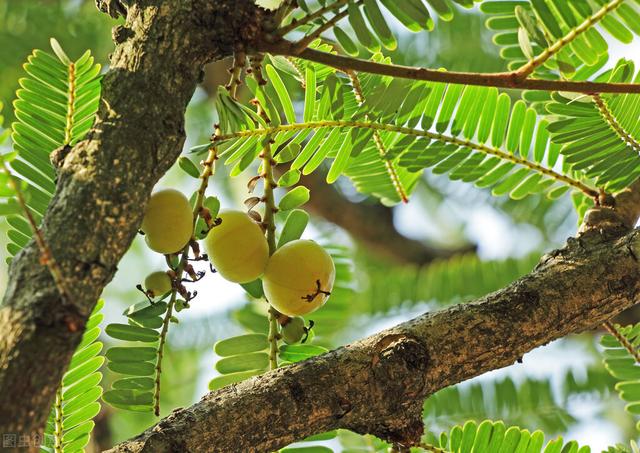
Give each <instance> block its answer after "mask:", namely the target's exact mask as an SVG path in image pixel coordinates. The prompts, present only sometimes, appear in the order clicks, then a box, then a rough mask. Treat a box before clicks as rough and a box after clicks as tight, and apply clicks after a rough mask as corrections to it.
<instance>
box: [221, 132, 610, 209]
mask: <svg viewBox="0 0 640 453" xmlns="http://www.w3.org/2000/svg"><path fill="white" fill-rule="evenodd" d="M323 127H356V128H365V129H372V130H380V131H389V132H398V133H401V134H405V135H413V136H416V137H427V138H430V139H432V140H438V141H441V142H444V143H451V144H454V145H458V146H460V147H467V148H471V149H474V150H477V151H480V152H482V153H485V154H489V155H492V156H496V157H499V158H501V159H503V160H506V161H509V162H513V163H514V164H518V165H522V166H523V167H526V168H529V169H530V170H533V171H536V172H538V173H541V174H543V175H545V176H548V177H550V178H552V179H555V180H557V181H561V182H563V183H565V184H567V185H569V186H571V187H574V188H576V189H578V190H580V191H581V192H583V193H584V194H585V195H587V196H589V197H591V198H596V197H598V195H599V192H598V191H597V190H595V189H592V188H591V187H589V186H587V185H586V184H584V183H583V182H581V181H578V180H576V179H573V178H571V177H569V176H566V175H563V174H561V173H558V172H556V171H554V170H553V169H550V168H546V167H543V166H542V165H540V164H537V163H534V162H531V161H529V160H527V159H523V158H521V157H518V156H516V155H515V154H511V153H509V152H506V151H502V150H500V149H498V148H491V147H489V146H486V145H483V144H480V143H474V142H472V141H470V140H463V139H459V138H456V137H451V136H448V135H444V134H438V133H435V132H429V131H423V130H420V129H412V128H409V127H404V126H395V125H391V124H382V123H374V122H367V121H344V120H331V121H309V122H306V123H295V124H285V125H281V126H277V127H271V128H267V129H252V130H244V131H238V132H234V133H231V134H226V135H221V136H220V137H219V140H220V141H224V140H229V139H233V138H240V137H251V136H257V135H267V134H274V133H277V132H284V131H295V130H304V129H320V128H323Z"/></svg>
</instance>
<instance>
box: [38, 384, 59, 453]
mask: <svg viewBox="0 0 640 453" xmlns="http://www.w3.org/2000/svg"><path fill="white" fill-rule="evenodd" d="M54 411H55V412H54V413H55V418H54V421H53V423H54V430H53V439H54V440H53V451H54V452H55V453H62V452H63V448H62V436H63V435H64V431H63V427H62V421H63V420H62V418H63V412H62V383H60V384H58V388H57V389H56V399H55V402H54ZM42 444H43V445H45V444H46V443H45V442H43V443H42Z"/></svg>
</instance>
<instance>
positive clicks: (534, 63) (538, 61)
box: [515, 0, 624, 91]
mask: <svg viewBox="0 0 640 453" xmlns="http://www.w3.org/2000/svg"><path fill="white" fill-rule="evenodd" d="M623 1H624V0H613V1H611V2H609V3H607V4H606V5H604V6H603V7H602V8H601V9H599V10H598V11H596V12H595V13H594V14H593V15H591V16H589V17H587V18H586V19H585V21H584V22H582V23H581V24H580V25H578V26H577V27H576V28H573V29H571V31H570V32H569V33H567V34H566V35H565V36H563V37H562V38H560V39H558V40H557V41H556V42H555V43H553V45H551V46H550V47H548V48H546V49H545V50H544V51H542V53H540V55H538V56H536V57H535V58H533V59H532V60H529V61H528V62H527V63H525V64H524V65H522V66H521V67H520V68H518V69H517V70H516V71H515V72H516V74H517V75H518V77H519V78H521V79H526V78H527V77H528V76H529V75H530V74H531V73H533V71H535V70H536V68H538V67H539V66H541V65H543V64H544V63H545V62H546V61H547V60H548V59H549V58H551V57H552V56H554V55H555V54H557V53H558V52H560V51H561V50H562V49H563V48H564V46H566V45H567V44H569V43H571V42H572V41H573V40H575V39H576V38H577V37H578V36H580V35H581V34H582V33H584V32H586V31H587V30H589V29H590V28H591V27H593V26H594V25H595V24H596V23H598V22H599V21H600V20H602V19H603V18H604V17H605V16H606V15H607V14H608V13H610V12H611V11H613V10H615V9H616V8H618V7H619V6H620V5H622V2H623ZM564 91H566V90H564Z"/></svg>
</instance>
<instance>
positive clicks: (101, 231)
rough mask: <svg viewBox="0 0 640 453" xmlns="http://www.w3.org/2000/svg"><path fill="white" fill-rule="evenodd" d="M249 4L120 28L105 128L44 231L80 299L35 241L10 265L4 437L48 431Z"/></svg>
mask: <svg viewBox="0 0 640 453" xmlns="http://www.w3.org/2000/svg"><path fill="white" fill-rule="evenodd" d="M260 15H261V13H260V11H259V10H257V9H256V7H255V6H254V5H253V3H252V2H251V0H241V1H226V2H222V1H217V2H211V1H206V0H145V1H142V0H140V1H137V2H135V4H134V5H133V6H131V8H130V9H129V12H128V18H127V21H126V24H125V26H119V27H116V28H115V29H114V40H115V41H116V49H115V51H114V53H113V56H112V60H111V69H110V70H109V72H108V73H107V74H106V75H105V77H104V81H103V95H102V102H101V103H100V109H99V112H98V118H97V121H96V124H95V127H94V128H93V130H92V131H91V132H90V134H89V136H88V137H87V139H86V140H84V141H83V142H81V143H79V144H78V145H77V146H75V147H74V149H73V150H72V151H71V153H70V154H69V155H68V156H67V157H66V159H65V161H64V163H63V166H62V168H61V170H60V174H59V180H58V185H57V190H56V193H55V196H54V198H53V201H52V203H51V205H50V207H49V209H48V211H47V214H46V216H45V218H44V221H43V227H42V229H43V233H44V237H45V238H46V240H47V242H48V244H49V246H50V248H51V250H52V252H53V254H54V256H55V258H56V260H57V262H58V264H59V265H60V267H61V270H62V273H63V275H64V276H65V277H66V282H65V287H66V288H67V289H68V291H69V292H70V294H71V296H70V297H68V298H67V299H65V300H61V298H60V296H59V293H58V291H57V290H56V287H55V285H54V283H53V280H52V278H51V276H50V273H49V271H48V269H47V268H46V267H43V266H42V265H41V264H40V262H39V257H40V252H39V250H38V249H37V247H36V246H35V244H33V243H31V244H30V245H29V246H28V247H27V248H25V249H24V250H23V251H22V252H21V253H19V254H18V255H17V256H16V257H15V259H14V260H13V262H12V265H11V267H10V270H9V276H10V279H9V283H8V287H7V291H6V293H5V296H4V299H3V303H2V305H1V306H0V432H1V433H13V434H16V435H27V436H32V435H34V434H36V433H38V432H40V431H41V430H42V427H43V426H44V423H45V421H46V417H47V415H48V412H49V407H50V404H51V401H52V397H53V395H54V390H55V388H56V386H57V383H58V382H59V381H60V378H61V376H62V373H63V372H64V369H65V367H66V364H67V363H68V361H69V358H70V356H71V355H72V353H73V351H74V348H75V347H76V345H77V343H78V341H79V339H80V336H81V335H82V331H83V327H84V323H85V322H86V319H87V317H88V314H89V313H90V311H91V310H92V308H93V306H94V304H95V302H96V300H97V298H98V296H99V295H100V293H101V291H102V289H103V288H104V286H105V285H106V284H107V283H108V282H109V281H110V280H111V278H112V277H113V274H114V273H115V271H116V266H117V263H118V261H119V260H120V258H121V257H122V255H123V254H124V253H125V252H126V250H127V249H128V247H129V245H130V243H131V241H132V240H133V238H134V236H135V234H136V230H137V228H138V225H139V223H140V221H141V215H142V212H143V208H144V205H145V203H146V200H147V198H148V196H149V194H150V192H151V189H152V188H153V186H154V184H155V183H156V181H157V180H158V179H159V178H160V176H162V174H163V173H164V172H165V171H166V170H167V169H168V168H169V167H170V166H171V165H172V164H173V162H174V161H175V159H176V157H177V156H178V155H179V153H180V151H181V150H182V146H183V142H184V112H185V109H186V106H187V103H188V102H189V100H190V98H191V96H192V95H193V92H194V90H195V87H196V84H197V82H198V79H199V77H200V72H201V68H202V66H203V64H205V63H206V62H208V61H211V60H214V59H218V58H221V57H224V56H227V55H229V54H230V53H231V52H232V50H233V47H234V45H235V43H236V42H237V41H238V40H243V41H245V42H246V41H250V40H251V39H252V36H254V35H255V34H256V32H257V31H258V24H259V23H260V20H261V17H260Z"/></svg>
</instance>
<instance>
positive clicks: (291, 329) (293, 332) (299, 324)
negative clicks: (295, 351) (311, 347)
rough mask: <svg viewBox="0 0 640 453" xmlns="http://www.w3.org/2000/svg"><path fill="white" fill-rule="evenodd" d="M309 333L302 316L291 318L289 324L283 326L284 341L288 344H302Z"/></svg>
mask: <svg viewBox="0 0 640 453" xmlns="http://www.w3.org/2000/svg"><path fill="white" fill-rule="evenodd" d="M306 333H307V331H306V329H305V327H304V319H303V318H301V317H300V316H294V317H293V318H289V320H288V321H287V323H286V324H285V325H284V326H282V339H283V340H284V342H285V343H287V344H295V343H298V342H300V340H302V338H303V337H304V335H305V334H306Z"/></svg>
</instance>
